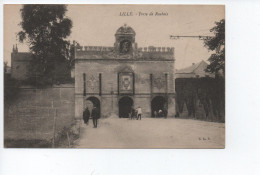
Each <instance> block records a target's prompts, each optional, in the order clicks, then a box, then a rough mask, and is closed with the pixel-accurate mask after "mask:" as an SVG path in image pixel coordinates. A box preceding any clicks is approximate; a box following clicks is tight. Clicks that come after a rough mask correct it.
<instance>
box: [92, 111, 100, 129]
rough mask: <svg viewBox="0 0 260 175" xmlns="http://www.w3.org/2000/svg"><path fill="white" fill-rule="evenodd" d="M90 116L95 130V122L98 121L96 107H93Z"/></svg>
mask: <svg viewBox="0 0 260 175" xmlns="http://www.w3.org/2000/svg"><path fill="white" fill-rule="evenodd" d="M91 116H92V119H93V125H94V128H97V122H98V119H99V111H98V109H97V107H95V106H94V107H93V109H92V114H91Z"/></svg>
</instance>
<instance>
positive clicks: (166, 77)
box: [164, 74, 168, 93]
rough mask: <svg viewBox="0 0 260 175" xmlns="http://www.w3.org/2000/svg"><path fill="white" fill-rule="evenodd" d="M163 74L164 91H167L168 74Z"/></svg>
mask: <svg viewBox="0 0 260 175" xmlns="http://www.w3.org/2000/svg"><path fill="white" fill-rule="evenodd" d="M164 76H165V93H168V74H164Z"/></svg>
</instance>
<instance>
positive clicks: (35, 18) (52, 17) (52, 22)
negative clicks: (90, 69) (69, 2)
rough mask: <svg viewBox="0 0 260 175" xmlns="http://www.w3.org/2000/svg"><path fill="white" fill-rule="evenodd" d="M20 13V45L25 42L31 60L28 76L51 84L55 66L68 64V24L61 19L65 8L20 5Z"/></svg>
mask: <svg viewBox="0 0 260 175" xmlns="http://www.w3.org/2000/svg"><path fill="white" fill-rule="evenodd" d="M20 11H21V17H22V22H21V23H20V25H21V27H22V31H20V32H19V33H18V37H19V40H20V42H23V41H25V40H26V41H27V42H28V43H29V47H30V51H31V52H32V54H33V59H32V61H31V64H30V68H29V77H34V78H36V79H37V81H38V82H37V83H39V81H44V83H46V82H50V81H49V80H51V82H52V81H53V80H54V79H57V78H59V77H57V76H55V68H56V66H55V65H59V64H61V63H66V62H68V55H69V44H70V43H69V42H68V41H66V40H65V39H66V38H67V37H68V36H69V35H70V33H71V28H72V21H71V20H70V19H69V18H67V17H66V16H65V13H66V11H67V7H66V5H23V7H22V9H21V10H20Z"/></svg>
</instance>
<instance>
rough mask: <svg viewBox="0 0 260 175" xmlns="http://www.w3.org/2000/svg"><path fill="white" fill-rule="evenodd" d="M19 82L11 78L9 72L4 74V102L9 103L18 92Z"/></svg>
mask: <svg viewBox="0 0 260 175" xmlns="http://www.w3.org/2000/svg"><path fill="white" fill-rule="evenodd" d="M19 86H20V82H19V81H17V80H15V79H13V78H11V76H10V75H9V74H6V73H5V74H4V104H5V105H7V106H8V105H9V104H11V103H12V101H13V100H15V98H16V96H17V94H18V93H19Z"/></svg>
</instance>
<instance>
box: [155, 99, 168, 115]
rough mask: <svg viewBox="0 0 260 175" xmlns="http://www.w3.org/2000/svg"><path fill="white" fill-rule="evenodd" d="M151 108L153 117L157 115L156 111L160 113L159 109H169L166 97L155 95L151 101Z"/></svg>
mask: <svg viewBox="0 0 260 175" xmlns="http://www.w3.org/2000/svg"><path fill="white" fill-rule="evenodd" d="M151 109H152V111H151V113H152V117H155V111H156V112H157V113H158V111H159V110H163V109H166V110H168V105H167V101H166V99H165V98H164V97H162V96H156V97H154V98H153V99H152V102H151ZM157 117H158V116H157Z"/></svg>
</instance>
